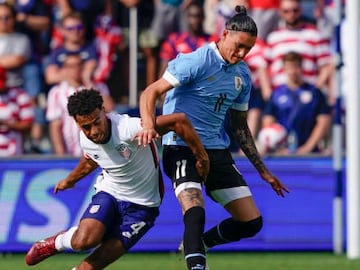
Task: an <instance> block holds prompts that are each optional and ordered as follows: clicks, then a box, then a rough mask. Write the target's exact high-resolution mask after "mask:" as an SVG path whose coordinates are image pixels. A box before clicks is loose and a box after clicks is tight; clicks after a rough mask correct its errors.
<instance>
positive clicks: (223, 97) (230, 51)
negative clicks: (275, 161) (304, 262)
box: [138, 6, 288, 270]
mask: <svg viewBox="0 0 360 270" xmlns="http://www.w3.org/2000/svg"><path fill="white" fill-rule="evenodd" d="M235 10H236V12H237V14H236V15H234V16H233V17H232V18H231V19H230V20H229V21H227V22H226V25H225V30H224V31H223V33H222V35H221V39H220V41H219V42H218V43H211V44H209V45H206V46H203V47H201V48H199V49H197V50H196V51H195V52H192V53H188V54H179V55H178V56H177V58H176V59H174V60H172V61H170V62H169V64H168V67H167V69H166V71H165V73H164V75H163V76H162V78H160V79H159V80H157V81H156V82H154V83H153V84H151V85H149V86H148V87H147V88H146V89H145V91H144V92H143V93H142V94H141V97H140V113H141V118H142V121H143V130H142V131H141V132H140V133H139V134H138V135H139V138H142V139H141V141H142V143H143V144H146V143H148V142H151V139H152V138H154V137H157V136H158V134H157V132H156V130H155V129H154V128H155V116H154V107H155V101H156V100H157V99H158V98H159V97H161V96H162V95H163V94H165V93H166V97H165V101H164V105H163V113H164V115H167V114H170V113H173V112H184V113H186V115H187V116H188V117H189V119H190V121H191V122H192V124H193V126H194V127H195V130H196V131H197V133H198V134H199V136H200V138H201V141H202V143H203V145H204V147H205V149H206V151H207V153H208V155H209V158H210V164H211V166H210V172H209V175H208V178H207V180H206V182H205V183H204V185H205V188H206V193H207V195H209V196H210V197H211V198H212V199H213V200H214V201H215V202H217V203H219V204H220V205H222V206H223V207H224V208H225V209H226V210H227V212H228V213H229V214H230V217H229V218H228V219H225V220H223V221H221V222H220V223H219V224H218V225H216V226H215V227H213V228H211V229H210V230H208V231H207V232H205V233H204V224H205V210H204V201H203V195H202V191H201V189H202V186H201V184H202V178H201V176H199V175H198V174H197V172H196V170H195V166H194V165H195V161H196V159H195V158H194V157H193V155H192V153H191V151H190V149H189V147H188V145H187V144H186V142H184V141H183V140H182V139H181V138H179V137H178V136H176V134H172V133H171V132H170V133H168V134H166V135H165V136H164V137H163V144H164V150H163V158H162V160H163V164H164V172H165V173H166V174H167V175H168V176H169V177H170V178H171V179H172V181H173V183H174V187H175V195H176V196H177V198H178V200H179V202H180V204H181V208H182V210H183V221H184V225H185V230H184V235H183V246H184V255H185V260H186V263H187V267H188V269H189V270H195V269H205V265H206V255H205V249H206V248H205V246H206V247H213V246H215V245H219V244H224V243H230V242H234V241H239V240H240V239H242V238H245V237H252V236H254V235H256V233H258V232H259V231H260V229H261V228H262V216H261V213H260V211H259V210H258V208H257V206H256V204H255V202H254V199H253V197H252V194H251V191H250V189H249V187H248V186H247V184H246V182H245V180H244V178H243V176H242V175H241V173H240V172H239V171H238V169H237V168H236V167H235V162H234V160H233V158H232V156H231V153H230V151H229V149H228V147H229V136H228V135H227V134H226V133H225V130H224V120H225V115H226V113H227V112H228V113H229V115H230V123H231V131H232V132H233V134H234V137H235V138H236V139H237V141H238V143H239V146H240V147H241V149H242V151H243V152H244V153H245V155H246V156H247V157H248V158H249V160H250V161H251V163H252V164H253V165H254V166H255V168H256V169H257V171H258V172H259V174H260V176H261V178H262V179H264V180H265V181H266V182H267V183H269V184H270V186H271V187H272V189H273V190H274V191H275V193H276V194H277V195H279V196H282V197H283V196H284V193H285V192H288V188H287V187H286V186H285V185H283V184H282V183H281V181H280V180H279V179H278V178H277V177H276V176H274V175H273V174H272V173H271V172H270V171H269V170H268V169H267V167H266V166H265V164H264V162H263V161H262V159H261V157H260V155H259V153H258V151H257V149H256V146H255V144H254V140H253V137H252V135H251V132H250V131H249V128H248V125H247V110H248V101H249V96H250V89H251V76H250V71H249V68H248V66H247V65H246V64H245V62H244V61H243V59H244V57H245V56H246V54H247V53H248V52H249V50H250V49H251V48H252V47H253V46H254V44H255V41H256V36H257V27H256V24H255V23H254V21H253V20H252V19H251V18H250V17H249V16H247V15H246V9H245V8H244V7H243V6H237V7H236V8H235ZM203 242H204V243H205V246H204V244H203Z"/></svg>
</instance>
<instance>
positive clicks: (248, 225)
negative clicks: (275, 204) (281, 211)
mask: <svg viewBox="0 0 360 270" xmlns="http://www.w3.org/2000/svg"><path fill="white" fill-rule="evenodd" d="M262 226H263V220H262V217H261V216H259V217H257V218H255V219H253V220H250V221H238V220H234V219H231V218H229V219H227V220H224V221H223V223H222V224H221V229H222V230H221V231H222V234H223V236H224V237H225V239H227V240H229V241H230V242H233V241H239V240H240V239H243V238H249V237H253V236H255V235H256V234H257V233H258V232H259V231H260V230H261V228H262Z"/></svg>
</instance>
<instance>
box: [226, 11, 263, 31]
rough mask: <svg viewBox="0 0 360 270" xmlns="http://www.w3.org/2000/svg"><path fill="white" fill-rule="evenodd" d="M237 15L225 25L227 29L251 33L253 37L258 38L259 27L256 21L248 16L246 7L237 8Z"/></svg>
mask: <svg viewBox="0 0 360 270" xmlns="http://www.w3.org/2000/svg"><path fill="white" fill-rule="evenodd" d="M235 11H236V14H235V15H234V16H233V17H232V18H230V19H229V20H228V21H227V22H226V23H225V28H226V29H227V30H231V31H239V32H245V33H249V34H250V35H251V36H253V37H256V36H257V32H258V30H257V26H256V23H255V22H254V20H253V19H252V18H251V17H250V16H248V15H247V12H246V8H245V7H244V6H236V7H235Z"/></svg>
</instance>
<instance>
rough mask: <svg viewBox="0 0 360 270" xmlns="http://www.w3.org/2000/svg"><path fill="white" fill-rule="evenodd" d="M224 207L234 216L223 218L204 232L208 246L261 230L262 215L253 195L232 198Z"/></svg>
mask: <svg viewBox="0 0 360 270" xmlns="http://www.w3.org/2000/svg"><path fill="white" fill-rule="evenodd" d="M225 201H226V200H225ZM224 207H225V209H226V210H227V211H228V212H229V213H230V214H231V216H232V217H231V218H229V219H226V220H223V221H222V222H220V223H219V224H218V225H216V226H215V227H213V228H211V229H210V230H208V231H207V232H206V233H205V234H204V243H205V245H206V246H207V247H213V246H216V245H220V244H225V243H230V242H235V241H239V240H241V239H243V238H249V237H253V236H255V235H256V234H257V233H258V232H259V231H260V230H261V228H262V225H263V221H262V217H261V214H260V211H259V210H258V208H257V206H256V204H255V202H254V200H253V198H252V196H247V197H244V198H240V199H235V200H232V201H230V202H227V203H226V204H225V206H224Z"/></svg>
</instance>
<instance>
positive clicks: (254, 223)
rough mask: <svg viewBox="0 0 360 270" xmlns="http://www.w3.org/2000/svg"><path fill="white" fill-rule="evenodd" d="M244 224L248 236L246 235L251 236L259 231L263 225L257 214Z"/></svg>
mask: <svg viewBox="0 0 360 270" xmlns="http://www.w3.org/2000/svg"><path fill="white" fill-rule="evenodd" d="M245 224H246V226H247V227H248V236H247V237H253V236H255V235H256V234H257V233H258V232H260V231H261V229H262V227H263V219H262V216H259V217H257V218H255V219H253V220H250V221H248V222H246V223H245Z"/></svg>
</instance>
